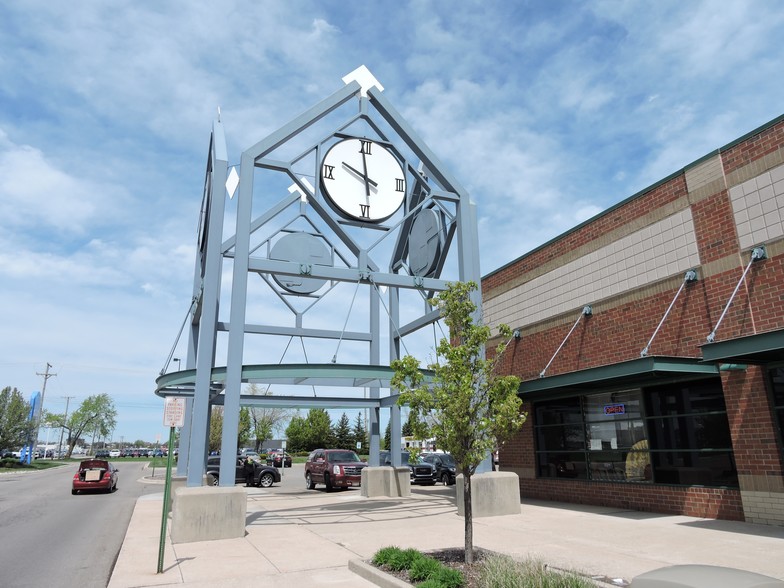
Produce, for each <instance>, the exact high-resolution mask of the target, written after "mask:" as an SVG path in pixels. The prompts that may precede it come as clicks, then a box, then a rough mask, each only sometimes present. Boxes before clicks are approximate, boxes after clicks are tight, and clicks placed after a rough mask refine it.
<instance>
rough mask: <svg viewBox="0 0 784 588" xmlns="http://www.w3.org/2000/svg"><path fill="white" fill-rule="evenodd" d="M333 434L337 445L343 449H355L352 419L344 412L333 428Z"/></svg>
mask: <svg viewBox="0 0 784 588" xmlns="http://www.w3.org/2000/svg"><path fill="white" fill-rule="evenodd" d="M332 436H333V438H334V439H335V447H340V448H341V449H354V447H356V445H354V436H353V435H352V433H351V421H349V420H348V415H347V414H346V413H345V412H344V413H343V414H342V415H341V416H340V419H339V420H338V422H337V424H336V425H335V426H334V427H333V428H332Z"/></svg>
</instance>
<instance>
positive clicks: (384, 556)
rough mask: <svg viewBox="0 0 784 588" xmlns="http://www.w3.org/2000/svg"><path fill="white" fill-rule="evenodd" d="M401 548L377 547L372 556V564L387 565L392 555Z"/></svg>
mask: <svg viewBox="0 0 784 588" xmlns="http://www.w3.org/2000/svg"><path fill="white" fill-rule="evenodd" d="M400 551H401V550H400V548H399V547H395V546H392V547H382V548H381V549H379V550H378V551H377V552H376V553H375V555H374V556H373V560H372V561H373V565H377V566H387V565H389V562H390V561H391V560H392V557H393V556H394V555H395V554H396V553H399V552H400Z"/></svg>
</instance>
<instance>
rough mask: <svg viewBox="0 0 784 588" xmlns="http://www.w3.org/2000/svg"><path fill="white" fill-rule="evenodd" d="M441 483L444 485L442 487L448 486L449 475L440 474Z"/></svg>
mask: <svg viewBox="0 0 784 588" xmlns="http://www.w3.org/2000/svg"><path fill="white" fill-rule="evenodd" d="M441 481H442V482H443V483H444V486H449V474H447V473H446V472H444V473H443V474H441Z"/></svg>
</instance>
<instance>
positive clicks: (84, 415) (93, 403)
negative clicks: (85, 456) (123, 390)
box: [48, 394, 117, 458]
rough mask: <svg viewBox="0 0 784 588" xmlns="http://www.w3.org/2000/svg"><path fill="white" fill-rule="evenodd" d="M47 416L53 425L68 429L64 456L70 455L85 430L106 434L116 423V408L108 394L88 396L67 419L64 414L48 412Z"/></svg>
mask: <svg viewBox="0 0 784 588" xmlns="http://www.w3.org/2000/svg"><path fill="white" fill-rule="evenodd" d="M48 417H49V421H50V422H51V423H53V424H54V426H56V427H62V428H64V429H65V430H66V431H68V451H67V453H66V454H65V457H66V458H69V457H71V453H73V449H74V446H75V445H76V443H77V442H78V441H79V439H80V437H81V436H82V434H83V433H84V432H85V431H87V432H88V433H91V432H93V431H95V432H97V434H99V435H101V436H106V435H109V434H110V432H111V431H113V430H114V427H115V426H116V425H117V420H116V417H117V409H116V408H114V400H112V398H111V397H110V396H109V395H108V394H95V395H93V396H88V397H87V398H85V399H84V401H83V402H82V404H81V405H79V408H77V409H76V410H75V411H73V412H72V413H71V414H70V415H68V418H67V420H66V418H65V415H64V414H50V415H48Z"/></svg>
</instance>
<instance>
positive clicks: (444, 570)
mask: <svg viewBox="0 0 784 588" xmlns="http://www.w3.org/2000/svg"><path fill="white" fill-rule="evenodd" d="M430 579H431V580H433V581H435V582H438V586H440V587H441V588H461V587H462V586H463V585H465V578H464V577H463V574H462V573H461V572H460V571H459V570H453V569H451V568H448V567H446V566H441V567H440V568H439V569H438V570H437V571H436V572H435V574H433V575H432V576H430Z"/></svg>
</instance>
